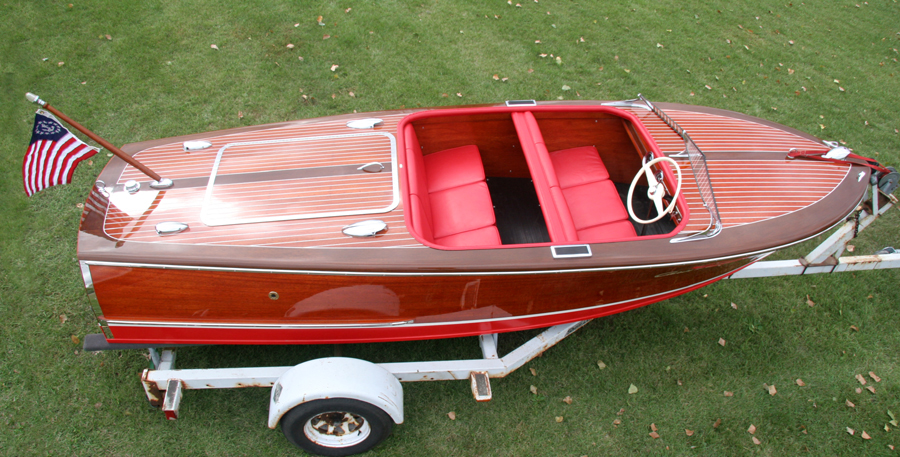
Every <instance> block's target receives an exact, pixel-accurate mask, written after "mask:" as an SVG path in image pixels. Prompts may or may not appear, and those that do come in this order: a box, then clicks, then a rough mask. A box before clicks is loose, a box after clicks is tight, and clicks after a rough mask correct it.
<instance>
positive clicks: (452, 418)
mask: <svg viewBox="0 0 900 457" xmlns="http://www.w3.org/2000/svg"><path fill="white" fill-rule="evenodd" d="M447 417H449V418H450V420H452V421H455V420H456V413H454V412H453V411H450V412H449V413H447Z"/></svg>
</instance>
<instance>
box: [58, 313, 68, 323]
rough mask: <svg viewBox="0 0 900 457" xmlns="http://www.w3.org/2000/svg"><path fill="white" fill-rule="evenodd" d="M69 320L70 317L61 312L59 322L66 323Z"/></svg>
mask: <svg viewBox="0 0 900 457" xmlns="http://www.w3.org/2000/svg"><path fill="white" fill-rule="evenodd" d="M67 320H69V318H68V317H66V315H65V314H60V315H59V323H60V324H65V323H66V321H67Z"/></svg>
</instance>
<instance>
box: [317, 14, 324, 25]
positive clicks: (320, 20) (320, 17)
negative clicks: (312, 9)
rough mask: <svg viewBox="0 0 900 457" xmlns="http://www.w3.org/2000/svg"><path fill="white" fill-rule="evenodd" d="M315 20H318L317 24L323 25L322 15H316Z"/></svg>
mask: <svg viewBox="0 0 900 457" xmlns="http://www.w3.org/2000/svg"><path fill="white" fill-rule="evenodd" d="M316 22H318V23H319V25H321V26H324V25H325V23H324V22H322V16H319V17H317V18H316Z"/></svg>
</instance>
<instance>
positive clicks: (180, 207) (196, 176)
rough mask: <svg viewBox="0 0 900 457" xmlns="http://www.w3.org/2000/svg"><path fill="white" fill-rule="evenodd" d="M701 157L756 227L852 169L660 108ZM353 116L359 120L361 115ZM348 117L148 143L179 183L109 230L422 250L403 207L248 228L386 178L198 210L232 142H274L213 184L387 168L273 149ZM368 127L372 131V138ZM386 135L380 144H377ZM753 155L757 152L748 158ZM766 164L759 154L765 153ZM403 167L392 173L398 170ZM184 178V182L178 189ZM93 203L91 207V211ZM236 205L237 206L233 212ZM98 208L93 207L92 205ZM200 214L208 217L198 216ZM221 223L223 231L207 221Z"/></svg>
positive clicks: (245, 242)
mask: <svg viewBox="0 0 900 457" xmlns="http://www.w3.org/2000/svg"><path fill="white" fill-rule="evenodd" d="M627 110H628V111H630V112H632V113H633V114H635V115H637V116H638V117H639V118H641V120H642V122H643V123H644V124H645V126H646V127H647V129H648V130H649V131H650V132H651V134H652V135H653V137H654V139H655V141H656V142H657V144H658V145H659V147H660V148H661V150H662V151H663V152H664V153H667V154H673V153H677V152H679V151H681V150H682V149H683V148H684V143H683V141H682V140H681V138H680V137H679V136H678V135H676V134H675V133H674V132H673V131H672V130H671V129H670V128H669V127H668V126H666V125H665V124H664V123H663V122H662V121H661V120H659V119H658V118H657V117H656V115H654V114H653V113H651V112H649V111H647V110H643V109H637V108H628V109H627ZM666 113H667V114H668V115H669V116H670V117H672V118H673V119H674V120H675V121H676V122H678V123H679V124H680V125H681V126H682V127H683V128H684V129H685V130H687V131H688V133H689V134H690V135H691V137H692V138H693V139H694V141H695V142H696V143H697V145H698V146H699V147H700V149H701V150H703V151H704V152H705V153H706V154H707V158H708V166H709V169H710V176H711V181H712V185H713V189H714V192H715V196H716V200H717V204H718V207H719V211H720V214H721V218H722V222H723V224H724V226H725V228H726V229H727V228H730V227H736V226H739V225H744V224H751V223H755V222H759V221H762V220H766V219H770V218H774V217H779V216H783V215H786V214H790V213H793V212H795V211H798V210H800V209H802V208H804V207H807V206H809V205H811V204H813V203H815V202H818V201H820V200H822V199H823V198H825V197H826V196H827V195H828V194H829V193H830V192H831V191H832V190H833V189H834V188H835V186H836V185H837V184H838V183H840V182H841V180H843V179H845V178H846V176H847V173H848V172H849V170H850V167H849V166H846V165H838V164H832V163H820V162H812V161H789V160H784V159H783V154H784V153H786V152H787V151H788V150H789V149H791V148H798V149H824V147H823V146H822V145H821V144H820V143H818V142H815V141H813V140H810V139H808V138H804V137H802V136H799V135H795V134H793V133H791V132H787V131H784V130H781V129H778V128H775V127H772V126H769V125H764V124H760V123H756V122H751V121H748V120H742V119H734V118H730V117H726V116H721V115H717V114H710V113H699V112H692V111H685V110H675V109H672V110H666ZM405 115H406V114H396V115H390V116H381V118H382V119H384V125H383V126H379V127H377V128H376V129H375V131H377V132H387V133H390V134H393V135H396V126H397V123H398V122H399V120H400V119H402V118H403V117H404V116H405ZM360 117H363V115H361V116H360ZM345 124H346V121H345V120H340V121H330V122H317V123H311V122H300V123H297V124H292V125H287V126H283V127H278V128H272V129H265V130H257V131H252V132H244V133H236V134H226V135H221V136H217V137H212V138H207V141H210V142H212V144H213V145H212V147H210V148H208V149H205V150H202V151H193V152H190V153H186V152H184V151H182V149H181V143H174V144H169V145H163V146H157V147H152V148H149V149H146V150H143V151H141V152H139V153H138V154H136V156H135V157H137V158H138V159H139V160H141V161H142V162H143V163H145V164H146V165H148V166H149V167H150V168H152V169H153V170H155V171H157V172H158V173H160V174H161V175H162V176H164V177H167V178H170V179H173V180H175V181H176V188H174V189H170V190H166V191H161V192H158V193H157V192H156V191H146V190H142V191H141V192H140V193H139V194H137V195H139V196H140V200H139V201H137V200H138V199H134V198H132V199H130V200H129V203H121V202H124V199H122V198H116V196H114V197H113V202H112V204H111V205H110V206H109V208H108V210H107V212H108V214H107V217H106V222H105V226H104V230H105V232H106V233H107V234H108V235H109V236H110V237H112V238H114V239H117V240H123V241H124V240H127V241H130V242H134V241H140V242H147V243H173V244H182V243H185V244H206V245H235V246H274V247H296V248H303V247H329V248H333V247H360V246H365V247H423V246H422V245H421V244H420V243H419V242H418V241H416V240H415V239H414V238H413V237H412V236H411V235H410V234H409V232H408V231H407V230H406V226H405V222H404V211H403V205H402V203H401V204H400V205H399V206H398V207H397V208H395V209H394V210H393V211H390V212H389V213H383V214H374V215H372V216H371V217H367V216H340V217H327V218H313V219H299V220H281V221H275V222H259V223H254V224H246V223H245V222H248V221H254V220H258V219H260V218H267V217H271V218H279V217H280V218H290V217H307V216H309V215H311V214H313V213H318V212H329V211H340V210H345V209H351V208H359V207H360V205H363V206H366V207H367V208H372V209H373V210H375V209H377V208H381V207H384V206H386V205H385V200H387V201H390V195H391V185H390V173H384V174H374V175H365V174H364V175H354V176H353V177H352V178H350V179H348V177H347V176H340V177H337V178H336V177H330V176H326V177H293V178H291V177H289V176H287V175H286V176H287V177H284V178H283V179H280V180H277V181H275V182H266V181H253V180H252V179H249V178H248V180H245V181H241V180H240V179H238V181H239V182H233V183H223V184H219V183H218V182H217V184H216V186H215V187H214V189H213V191H212V193H211V194H210V196H209V197H210V198H209V203H208V204H207V205H206V206H204V198H205V193H206V191H207V187H206V184H207V180H208V178H209V176H210V174H211V172H212V171H213V165H214V162H215V158H216V155H217V153H218V151H219V150H220V149H221V148H222V147H224V146H225V145H228V144H233V143H251V142H257V141H269V142H268V143H266V144H258V145H245V146H234V147H229V148H227V149H226V151H225V154H224V155H223V159H222V161H221V163H220V164H219V168H218V172H217V179H222V178H224V177H227V176H250V175H252V174H254V173H257V174H263V175H264V174H266V173H283V172H285V170H304V169H309V168H317V167H331V166H338V165H359V164H362V163H368V162H371V161H375V160H372V157H378V160H377V161H380V162H390V146H389V143H386V142H385V141H381V140H376V141H372V138H367V137H359V138H354V139H350V140H348V141H343V140H342V144H341V147H339V148H336V147H335V146H334V142H333V140H328V139H326V140H321V141H315V140H314V141H303V142H299V143H296V142H295V143H290V142H288V143H278V142H271V141H272V140H289V139H292V138H301V137H310V136H314V137H322V136H332V135H346V134H357V133H359V132H361V131H359V130H354V129H350V128H347V127H346V125H345ZM369 132H371V131H369ZM382 138H384V137H382ZM735 153H773V154H772V159H765V158H762V159H761V160H742V159H740V158H739V157H738V158H735ZM755 157H757V158H759V157H760V154H755ZM763 157H764V154H763ZM679 163H680V164H681V165H682V166H681V168H682V173H683V174H684V189H683V191H684V194H685V198H686V200H687V202H688V206H689V208H690V211H691V219H690V221H689V224H688V226H687V227H686V229H685V230H686V231H688V232H690V231H697V230H702V229H704V228H706V226H707V225H708V223H709V216H708V212H707V211H706V209H705V208H704V207H703V205H702V203H701V201H700V198H699V194H698V193H697V189H696V184H695V182H694V180H693V176H692V173H691V169H690V166H689V164H688V162H687V159H679ZM397 171H398V170H394V172H397ZM129 179H134V180H137V181H146V180H147V178H146V177H145V176H144V175H143V174H141V173H140V172H139V171H138V170H136V169H134V168H132V167H130V166H126V167H125V169H124V171H123V172H122V174H121V176H120V178H119V180H118V183H119V184H122V183H124V182H125V181H127V180H129ZM179 183H187V184H186V186H184V187H182V186H179V185H178V184H179ZM95 206H96V205H95ZM234 208H240V209H239V210H237V209H234ZM98 209H99V208H98ZM201 210H203V213H204V217H205V219H201ZM373 218H377V219H382V220H384V221H385V222H387V224H388V227H389V229H388V232H387V233H386V234H385V235H383V236H379V237H376V238H369V239H356V238H350V237H347V236H345V235H343V234H342V233H341V228H342V227H344V226H346V225H349V224H351V223H354V222H358V221H360V220H364V219H373ZM204 220H205V221H206V222H209V221H211V220H212V221H218V222H221V223H222V225H218V226H209V225H208V224H205V223H204ZM164 221H179V222H184V223H187V224H189V226H190V229H189V230H188V231H186V232H183V233H181V234H178V235H177V236H170V237H160V236H159V235H157V234H156V232H155V229H154V227H155V225H156V224H157V223H159V222H164Z"/></svg>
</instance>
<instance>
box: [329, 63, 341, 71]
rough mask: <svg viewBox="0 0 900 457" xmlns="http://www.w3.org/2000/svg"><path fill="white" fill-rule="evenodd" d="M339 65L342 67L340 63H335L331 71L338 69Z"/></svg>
mask: <svg viewBox="0 0 900 457" xmlns="http://www.w3.org/2000/svg"><path fill="white" fill-rule="evenodd" d="M338 67H340V65H338V64H334V65H332V66H331V71H335V70H337V69H338Z"/></svg>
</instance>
